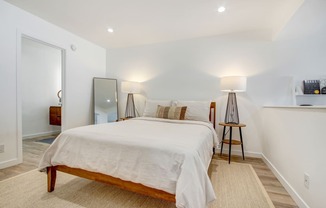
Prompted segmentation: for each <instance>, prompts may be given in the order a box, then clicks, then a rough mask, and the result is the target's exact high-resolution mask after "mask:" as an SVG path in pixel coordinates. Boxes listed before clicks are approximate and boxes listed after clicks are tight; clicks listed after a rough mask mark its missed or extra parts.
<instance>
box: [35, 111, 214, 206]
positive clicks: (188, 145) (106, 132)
mask: <svg viewBox="0 0 326 208" xmlns="http://www.w3.org/2000/svg"><path fill="white" fill-rule="evenodd" d="M216 144H217V136H216V133H215V130H214V128H213V126H212V125H211V124H208V123H206V122H200V121H185V120H184V121H179V120H167V119H157V118H145V117H141V118H136V119H130V120H126V121H122V122H115V123H109V124H99V125H90V126H84V127H79V128H74V129H70V130H67V131H65V132H63V133H62V134H60V135H59V136H58V138H57V139H56V140H55V141H54V143H53V144H52V145H51V146H50V147H49V149H47V150H46V152H45V153H44V155H43V158H42V159H41V162H40V165H39V169H43V168H45V167H47V166H55V165H66V166H69V167H74V168H81V169H84V170H88V171H93V172H100V173H103V174H107V175H110V176H113V177H117V178H120V179H123V180H126V181H132V182H136V183H141V184H143V185H146V186H148V187H152V188H156V189H160V190H164V191H166V192H168V193H171V194H175V195H176V206H177V207H187V208H204V207H206V206H207V204H208V203H209V202H210V201H213V200H214V199H215V193H214V190H213V188H212V184H211V182H210V179H209V177H208V175H207V169H208V166H209V163H210V161H211V157H212V148H213V146H216Z"/></svg>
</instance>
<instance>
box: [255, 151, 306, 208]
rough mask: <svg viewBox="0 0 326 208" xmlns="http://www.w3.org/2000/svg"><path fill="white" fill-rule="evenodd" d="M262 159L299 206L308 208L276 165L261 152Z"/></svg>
mask: <svg viewBox="0 0 326 208" xmlns="http://www.w3.org/2000/svg"><path fill="white" fill-rule="evenodd" d="M261 156H262V159H263V161H264V162H265V163H266V164H267V166H268V167H269V168H270V169H271V170H272V172H273V173H274V175H275V176H276V178H277V179H278V180H279V181H280V182H281V184H282V185H283V186H284V188H285V189H286V191H287V192H288V193H289V194H290V196H291V197H292V199H293V200H294V201H295V203H297V205H298V206H299V207H300V208H310V207H309V206H308V204H307V203H306V202H305V201H304V200H303V199H302V198H301V197H300V196H299V194H298V193H297V192H296V191H295V190H294V188H293V187H292V186H291V185H290V184H289V183H288V181H287V180H286V179H285V178H284V177H283V176H282V174H281V173H280V172H279V171H278V170H277V169H276V167H275V166H274V165H273V164H272V163H271V162H270V161H269V160H268V159H267V158H266V157H265V155H264V154H261Z"/></svg>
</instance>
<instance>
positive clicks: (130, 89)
mask: <svg viewBox="0 0 326 208" xmlns="http://www.w3.org/2000/svg"><path fill="white" fill-rule="evenodd" d="M121 91H122V92H124V93H140V83H139V82H121Z"/></svg>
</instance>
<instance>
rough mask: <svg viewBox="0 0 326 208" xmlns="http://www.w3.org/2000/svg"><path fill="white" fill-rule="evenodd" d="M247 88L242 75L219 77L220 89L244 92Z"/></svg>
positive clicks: (245, 79) (245, 80)
mask: <svg viewBox="0 0 326 208" xmlns="http://www.w3.org/2000/svg"><path fill="white" fill-rule="evenodd" d="M246 88H247V78H246V77H242V76H230V77H221V91H224V92H244V91H246Z"/></svg>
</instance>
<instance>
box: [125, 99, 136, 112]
mask: <svg viewBox="0 0 326 208" xmlns="http://www.w3.org/2000/svg"><path fill="white" fill-rule="evenodd" d="M125 117H126V118H135V117H136V113H135V102H134V95H133V94H132V93H128V97H127V105H126V112H125Z"/></svg>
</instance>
